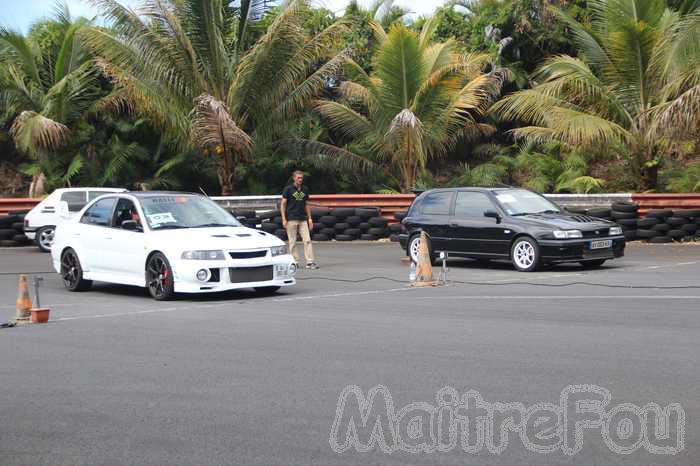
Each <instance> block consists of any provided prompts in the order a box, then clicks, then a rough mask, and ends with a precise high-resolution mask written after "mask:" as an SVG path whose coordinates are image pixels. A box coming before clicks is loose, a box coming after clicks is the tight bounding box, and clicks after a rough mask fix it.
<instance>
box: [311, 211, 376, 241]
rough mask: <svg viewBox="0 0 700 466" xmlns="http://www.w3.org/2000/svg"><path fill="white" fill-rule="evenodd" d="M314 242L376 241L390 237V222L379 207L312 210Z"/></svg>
mask: <svg viewBox="0 0 700 466" xmlns="http://www.w3.org/2000/svg"><path fill="white" fill-rule="evenodd" d="M311 215H312V217H313V218H314V232H313V235H312V236H311V239H312V240H314V241H329V240H331V239H335V240H336V241H354V240H363V241H376V240H378V239H381V238H386V237H387V236H388V235H389V231H388V229H387V225H388V223H389V222H388V221H387V219H385V218H384V217H382V216H381V212H380V210H379V209H378V208H377V207H356V208H355V207H338V208H335V209H323V208H319V209H312V211H311Z"/></svg>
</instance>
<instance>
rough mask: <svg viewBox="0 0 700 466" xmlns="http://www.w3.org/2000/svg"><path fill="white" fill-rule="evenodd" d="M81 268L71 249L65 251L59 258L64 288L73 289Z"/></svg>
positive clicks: (78, 279) (78, 278) (76, 283)
mask: <svg viewBox="0 0 700 466" xmlns="http://www.w3.org/2000/svg"><path fill="white" fill-rule="evenodd" d="M80 275H81V269H80V262H79V261H78V257H77V256H76V255H75V253H74V252H73V251H66V252H65V253H64V254H63V257H62V258H61V276H62V277H63V283H64V284H65V286H66V288H68V289H74V288H75V287H76V286H77V285H78V282H79V281H80Z"/></svg>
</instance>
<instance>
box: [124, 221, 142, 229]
mask: <svg viewBox="0 0 700 466" xmlns="http://www.w3.org/2000/svg"><path fill="white" fill-rule="evenodd" d="M122 229H123V230H129V231H141V227H140V226H139V224H138V222H137V221H136V220H124V221H123V222H122Z"/></svg>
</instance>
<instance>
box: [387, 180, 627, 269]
mask: <svg viewBox="0 0 700 466" xmlns="http://www.w3.org/2000/svg"><path fill="white" fill-rule="evenodd" d="M403 224H404V225H405V227H406V233H404V234H401V235H400V236H399V241H400V243H401V247H402V248H403V249H405V250H406V254H407V255H409V256H410V257H411V258H412V259H413V260H414V261H416V260H417V257H418V251H419V248H420V236H421V235H420V234H421V232H423V231H424V232H425V233H426V235H427V236H428V239H429V241H430V244H429V245H428V246H429V250H430V253H431V256H432V257H435V256H437V255H438V254H439V253H440V252H441V251H445V252H447V253H448V255H450V256H457V257H469V258H473V259H482V260H490V259H495V260H498V259H502V260H510V261H511V262H512V263H513V266H515V268H516V269H517V270H520V271H523V272H530V271H533V270H536V269H537V268H538V267H539V266H540V265H544V264H554V263H563V262H580V263H581V264H582V265H583V266H587V267H599V266H601V265H602V264H603V263H604V262H605V261H606V260H608V259H613V258H616V257H622V256H623V255H624V252H625V237H624V235H623V234H622V229H621V228H620V227H619V226H618V225H617V224H615V223H613V222H610V221H607V220H603V219H599V218H595V217H590V216H588V215H580V214H574V213H570V212H567V211H566V210H564V209H562V208H560V207H559V206H557V205H556V204H554V203H553V202H551V201H549V200H548V199H547V198H545V197H544V196H542V195H540V194H537V193H534V192H532V191H528V190H526V189H520V188H447V189H433V190H430V191H426V192H424V193H422V194H420V195H419V196H418V197H417V198H416V199H415V201H414V202H413V204H412V205H411V208H410V209H409V211H408V213H407V215H406V217H405V218H404V219H403Z"/></svg>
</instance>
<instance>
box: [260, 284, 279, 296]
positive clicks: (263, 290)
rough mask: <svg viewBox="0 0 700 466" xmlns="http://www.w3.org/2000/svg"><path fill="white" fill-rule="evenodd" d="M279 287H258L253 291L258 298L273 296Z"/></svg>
mask: <svg viewBox="0 0 700 466" xmlns="http://www.w3.org/2000/svg"><path fill="white" fill-rule="evenodd" d="M280 288H281V287H280V286H259V287H257V288H254V289H255V293H257V294H258V295H260V296H270V295H272V294H275V293H276V292H277V291H278V290H279V289H280Z"/></svg>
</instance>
